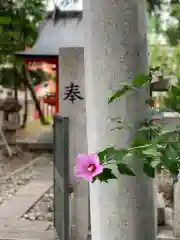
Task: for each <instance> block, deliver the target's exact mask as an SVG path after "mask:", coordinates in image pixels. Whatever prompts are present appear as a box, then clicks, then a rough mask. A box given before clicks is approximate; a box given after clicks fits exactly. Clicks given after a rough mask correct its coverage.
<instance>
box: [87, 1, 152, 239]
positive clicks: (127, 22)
mask: <svg viewBox="0 0 180 240" xmlns="http://www.w3.org/2000/svg"><path fill="white" fill-rule="evenodd" d="M84 24H85V26H86V27H85V90H86V110H87V139H88V152H90V153H92V152H96V151H99V150H102V149H103V148H105V147H107V146H108V145H116V147H119V148H121V147H125V146H126V145H127V144H128V141H129V140H130V139H131V138H132V136H133V133H132V132H128V131H109V130H110V128H111V127H112V125H111V124H112V123H111V122H110V121H109V117H121V118H122V119H126V120H127V121H129V122H130V123H132V124H133V125H134V128H136V126H137V123H138V122H139V121H140V120H142V118H143V117H144V116H145V114H146V106H145V98H146V97H147V89H142V91H141V92H134V94H131V95H130V94H129V95H127V96H126V97H123V99H121V100H118V101H116V102H115V103H112V104H110V105H108V96H110V95H111V94H112V91H113V90H117V89H119V88H120V87H121V86H122V84H123V83H125V82H126V83H128V82H131V80H132V79H133V78H134V77H135V76H136V75H137V74H139V73H147V71H148V66H147V65H148V63H147V38H146V15H145V2H144V0H126V1H125V0H85V1H84ZM132 164H133V165H134V168H135V169H136V172H138V176H137V177H127V176H124V177H123V176H119V178H118V180H111V181H109V183H108V184H102V183H99V182H96V183H93V184H91V185H90V202H91V203H90V205H91V231H92V240H155V236H156V228H155V216H154V212H155V209H154V188H153V184H152V181H151V180H149V179H148V178H147V177H145V176H144V175H143V174H142V171H141V165H140V162H139V161H138V159H134V161H132Z"/></svg>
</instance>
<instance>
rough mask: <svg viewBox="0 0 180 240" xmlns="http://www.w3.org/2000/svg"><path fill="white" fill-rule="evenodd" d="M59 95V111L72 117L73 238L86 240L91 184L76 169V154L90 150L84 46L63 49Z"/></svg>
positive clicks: (61, 51) (60, 59) (60, 63)
mask: <svg viewBox="0 0 180 240" xmlns="http://www.w3.org/2000/svg"><path fill="white" fill-rule="evenodd" d="M73 84H74V85H73ZM77 85H78V86H77ZM78 91H79V93H78ZM67 94H69V95H67ZM59 96H60V97H59V111H60V114H61V115H62V116H66V117H69V118H70V131H69V132H70V136H69V139H70V149H69V158H70V182H71V183H72V185H73V187H74V200H73V206H72V210H73V213H72V214H73V216H72V217H73V219H72V222H73V225H74V226H73V229H72V235H73V239H77V240H86V238H87V234H88V227H89V218H88V205H89V204H88V197H89V189H88V183H86V182H85V181H83V180H79V179H77V178H75V176H74V171H73V169H74V165H75V159H76V156H77V154H78V153H82V152H87V139H86V111H85V91H84V49H83V48H62V49H60V57H59ZM78 97H79V98H78Z"/></svg>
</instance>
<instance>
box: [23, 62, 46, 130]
mask: <svg viewBox="0 0 180 240" xmlns="http://www.w3.org/2000/svg"><path fill="white" fill-rule="evenodd" d="M23 72H24V81H25V85H26V86H27V88H28V89H29V91H30V93H31V97H32V99H33V101H34V104H35V106H36V109H37V111H38V113H39V118H40V121H41V123H42V124H43V125H47V124H48V122H47V121H46V120H45V118H44V114H43V111H42V110H41V107H40V103H39V100H38V99H37V96H36V93H35V91H34V88H33V86H32V85H31V81H30V76H29V73H28V71H27V70H26V68H25V66H24V67H23Z"/></svg>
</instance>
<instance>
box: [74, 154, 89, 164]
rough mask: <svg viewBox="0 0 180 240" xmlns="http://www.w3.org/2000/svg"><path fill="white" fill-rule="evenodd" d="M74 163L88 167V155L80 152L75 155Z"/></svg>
mask: <svg viewBox="0 0 180 240" xmlns="http://www.w3.org/2000/svg"><path fill="white" fill-rule="evenodd" d="M76 165H79V166H80V165H81V166H83V167H88V166H89V157H88V155H87V154H84V153H80V154H78V155H77V158H76Z"/></svg>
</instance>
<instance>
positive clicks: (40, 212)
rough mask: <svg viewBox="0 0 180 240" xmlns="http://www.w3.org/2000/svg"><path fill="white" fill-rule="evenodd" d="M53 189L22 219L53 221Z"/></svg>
mask: <svg viewBox="0 0 180 240" xmlns="http://www.w3.org/2000/svg"><path fill="white" fill-rule="evenodd" d="M53 195H54V194H53V188H51V189H50V190H49V191H48V192H47V193H46V194H45V195H44V196H43V197H42V198H41V199H40V200H39V201H38V202H37V203H36V204H35V205H34V206H33V207H32V208H31V209H30V210H29V211H28V212H27V213H25V214H24V216H23V218H24V219H27V220H31V221H35V220H39V221H48V222H52V221H53V212H54V208H53Z"/></svg>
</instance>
